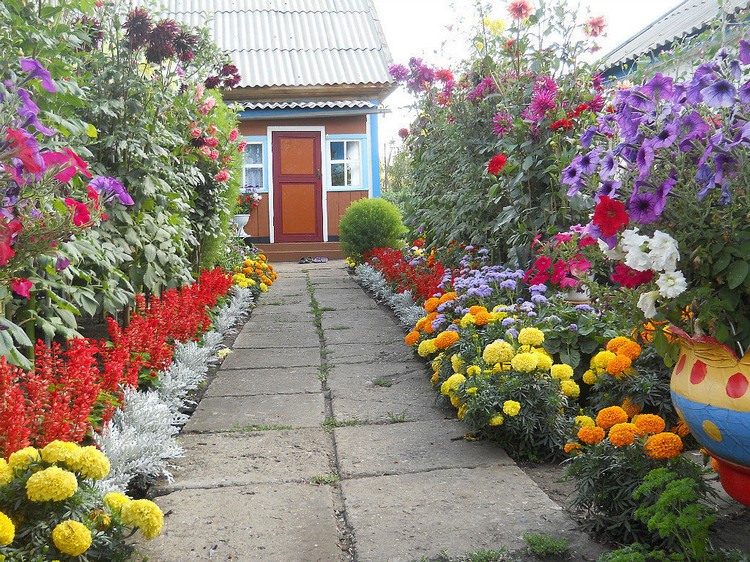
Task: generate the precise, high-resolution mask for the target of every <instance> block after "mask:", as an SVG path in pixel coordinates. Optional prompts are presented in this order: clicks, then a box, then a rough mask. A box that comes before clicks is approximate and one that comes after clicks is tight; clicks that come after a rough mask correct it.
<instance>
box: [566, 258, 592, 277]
mask: <svg viewBox="0 0 750 562" xmlns="http://www.w3.org/2000/svg"><path fill="white" fill-rule="evenodd" d="M568 267H569V268H570V274H571V275H573V276H574V277H578V278H580V277H581V276H583V274H584V273H586V272H587V271H588V270H589V269H591V262H589V260H587V259H586V258H585V257H583V256H582V255H580V254H578V255H577V256H574V257H573V259H571V260H570V261H569V262H568Z"/></svg>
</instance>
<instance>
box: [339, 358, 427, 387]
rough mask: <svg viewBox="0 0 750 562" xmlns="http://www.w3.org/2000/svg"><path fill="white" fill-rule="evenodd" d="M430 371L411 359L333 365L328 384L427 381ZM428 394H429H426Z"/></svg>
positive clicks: (422, 364)
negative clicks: (382, 379) (408, 380)
mask: <svg viewBox="0 0 750 562" xmlns="http://www.w3.org/2000/svg"><path fill="white" fill-rule="evenodd" d="M430 376H431V373H430V371H429V370H428V368H427V367H426V366H425V364H424V363H421V362H419V361H417V360H416V359H412V360H410V361H403V362H399V363H384V364H380V365H374V364H371V363H362V364H357V363H353V364H346V365H345V364H341V365H337V364H334V365H333V367H331V368H330V369H329V370H328V383H329V385H330V384H332V383H342V382H344V383H345V382H346V381H352V382H353V383H355V384H356V383H357V382H359V383H361V384H371V383H372V381H373V380H375V379H377V378H387V379H389V380H393V381H394V382H396V381H402V380H404V379H415V380H420V381H421V380H425V381H426V380H429V378H430ZM428 394H429V392H428Z"/></svg>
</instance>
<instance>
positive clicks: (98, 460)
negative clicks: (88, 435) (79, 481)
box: [68, 446, 110, 480]
mask: <svg viewBox="0 0 750 562" xmlns="http://www.w3.org/2000/svg"><path fill="white" fill-rule="evenodd" d="M68 468H70V469H71V470H73V471H75V472H77V473H78V474H80V475H81V476H82V477H83V478H91V479H93V480H101V479H102V478H104V477H106V476H107V474H109V468H110V466H109V459H108V458H107V455H105V454H104V453H102V452H101V451H100V450H99V449H97V448H96V447H92V446H88V447H81V448H80V450H79V453H78V455H76V456H75V458H73V459H71V461H69V462H68Z"/></svg>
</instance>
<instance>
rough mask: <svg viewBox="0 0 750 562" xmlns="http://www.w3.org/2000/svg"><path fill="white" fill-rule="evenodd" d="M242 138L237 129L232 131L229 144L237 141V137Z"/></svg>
mask: <svg viewBox="0 0 750 562" xmlns="http://www.w3.org/2000/svg"><path fill="white" fill-rule="evenodd" d="M239 136H240V132H239V131H238V130H237V129H232V130H231V131H229V142H234V141H236V140H237V137H239Z"/></svg>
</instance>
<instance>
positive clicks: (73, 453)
mask: <svg viewBox="0 0 750 562" xmlns="http://www.w3.org/2000/svg"><path fill="white" fill-rule="evenodd" d="M79 453H80V447H79V446H78V445H77V444H76V443H71V442H70V441H59V440H55V441H52V443H49V444H47V445H45V446H44V448H42V450H41V451H40V454H41V456H42V460H43V461H44V462H46V463H49V464H62V465H65V466H68V467H69V468H70V463H71V462H73V461H74V460H75V459H76V457H77V456H78V455H79Z"/></svg>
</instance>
